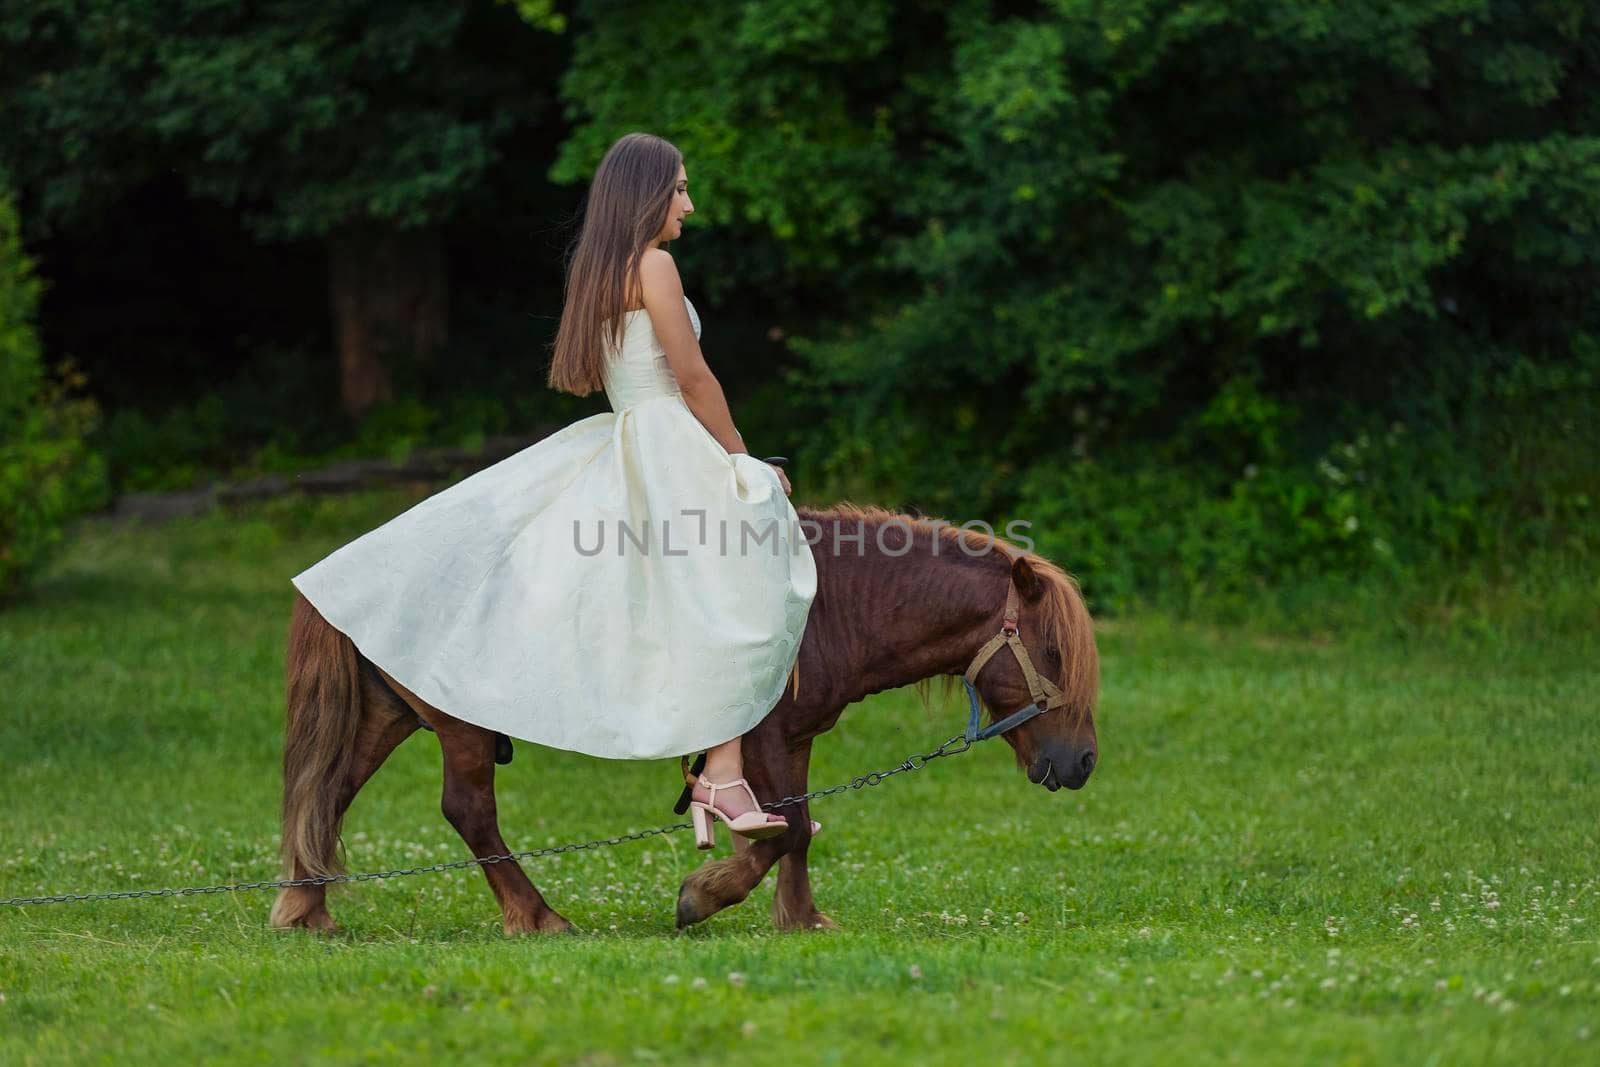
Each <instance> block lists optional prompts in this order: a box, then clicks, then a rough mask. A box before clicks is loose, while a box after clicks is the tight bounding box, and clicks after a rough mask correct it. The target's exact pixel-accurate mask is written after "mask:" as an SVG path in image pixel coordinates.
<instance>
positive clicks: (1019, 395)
mask: <svg viewBox="0 0 1600 1067" xmlns="http://www.w3.org/2000/svg"><path fill="white" fill-rule="evenodd" d="M584 16H585V19H584V21H585V26H586V28H585V29H584V31H583V32H582V33H581V35H580V38H579V40H578V42H577V47H576V50H575V54H574V63H573V68H572V70H571V71H570V73H569V74H568V75H567V77H566V79H565V81H564V83H563V91H564V95H565V96H566V98H567V99H568V101H569V105H570V106H571V107H572V108H574V109H575V110H576V111H577V112H578V114H579V116H580V117H581V119H582V122H581V124H580V125H579V126H578V127H577V128H576V129H575V131H574V135H573V137H572V139H571V140H570V142H569V143H568V145H567V146H566V153H567V154H566V155H565V156H564V157H563V159H562V161H561V164H560V165H559V166H558V173H559V174H561V175H563V176H566V177H568V178H570V179H573V180H576V179H577V178H578V176H579V175H581V174H583V173H584V172H585V170H586V168H588V167H589V166H591V165H592V160H593V159H594V158H595V157H596V153H597V151H598V150H600V149H601V148H602V147H603V144H604V143H607V142H608V141H609V139H610V138H611V137H612V136H614V134H615V133H616V132H619V131H620V130H622V129H625V128H628V127H631V126H644V127H645V128H651V129H657V130H659V131H660V132H661V133H663V135H665V136H668V137H670V138H672V139H674V140H675V141H677V142H678V143H679V144H680V145H682V146H683V147H684V149H685V153H686V155H687V156H688V159H689V167H690V173H691V174H692V175H695V176H696V177H697V181H698V183H699V188H700V189H701V192H702V194H704V196H705V205H704V217H705V218H706V219H707V220H708V221H710V222H713V223H722V224H723V226H724V227H725V231H726V232H727V234H728V236H727V238H726V243H727V244H728V245H731V246H734V247H739V248H746V249H750V250H752V252H751V254H752V255H755V256H762V255H766V254H767V253H768V248H769V246H776V248H777V249H778V255H776V256H774V257H773V258H774V259H775V260H776V261H777V262H778V264H779V266H778V267H774V268H769V269H767V270H765V271H762V270H760V269H759V268H757V267H755V266H754V265H753V264H748V263H746V264H741V267H744V268H745V270H744V271H743V272H742V274H741V276H742V277H747V278H761V279H765V280H767V282H768V284H769V285H770V289H769V291H770V292H771V293H772V294H773V298H774V299H775V300H777V299H781V290H782V288H783V287H784V286H786V285H789V284H793V283H794V282H796V281H799V282H802V283H804V284H807V285H816V286H818V287H819V291H818V292H814V293H813V294H812V298H813V301H814V302H817V303H822V304H825V305H831V306H833V307H836V308H837V309H838V311H839V314H838V316H837V323H836V325H834V326H833V327H832V328H829V329H826V330H819V331H816V332H815V333H814V335H812V336H802V337H792V338H791V344H792V345H793V347H794V348H795V349H796V350H797V351H798V352H800V353H801V354H802V355H803V357H804V359H805V369H804V373H803V374H802V375H801V376H799V377H798V378H797V379H796V380H795V381H794V382H792V383H791V389H792V392H793V395H794V397H795V399H796V401H797V402H801V401H803V402H804V403H805V404H806V405H807V407H808V409H809V411H810V412H811V413H813V414H814V415H815V416H816V417H817V420H818V421H817V423H816V425H817V426H818V432H816V433H815V434H814V435H813V436H812V438H811V440H810V442H809V443H808V444H807V445H806V446H805V447H803V448H801V449H799V452H800V458H801V460H802V467H803V468H804V470H805V472H806V473H807V474H809V475H810V477H811V479H812V481H813V484H814V485H815V484H818V476H819V475H825V476H826V479H825V480H826V482H827V484H828V485H829V486H830V487H831V488H834V489H843V490H853V489H858V490H859V491H862V492H867V491H871V492H875V493H878V494H884V493H889V494H895V495H897V496H898V497H899V498H900V499H902V500H904V501H916V502H918V503H920V504H923V505H925V506H928V507H930V508H932V509H936V510H939V511H941V512H946V513H959V514H965V515H971V514H998V513H1001V512H1004V511H1007V510H1011V509H1017V508H1024V507H1032V506H1033V505H1034V504H1036V503H1038V502H1040V501H1050V502H1052V503H1053V504H1055V503H1059V502H1060V501H1061V500H1063V499H1070V498H1071V497H1072V496H1073V494H1074V493H1076V492H1078V490H1079V487H1081V486H1083V485H1084V484H1085V480H1086V479H1094V478H1101V479H1107V484H1106V493H1105V494H1104V495H1105V496H1107V497H1109V498H1115V497H1116V495H1117V491H1118V490H1117V486H1118V484H1123V485H1126V484H1129V483H1127V482H1125V481H1119V474H1120V473H1121V472H1126V471H1129V470H1131V469H1133V468H1136V467H1138V466H1139V465H1140V464H1145V463H1150V462H1158V463H1165V464H1168V465H1172V466H1174V468H1175V469H1183V470H1187V471H1188V472H1189V476H1188V477H1187V479H1186V485H1185V492H1186V494H1191V493H1198V494H1199V496H1198V497H1196V498H1195V502H1196V506H1199V503H1200V501H1203V500H1205V499H1210V500H1213V501H1241V500H1243V501H1254V502H1255V503H1256V504H1258V505H1259V506H1260V507H1262V508H1266V509H1275V510H1276V513H1278V514H1281V515H1282V517H1283V521H1284V522H1285V523H1287V522H1289V521H1290V520H1291V518H1293V519H1294V521H1295V522H1297V523H1301V522H1303V523H1310V524H1312V525H1316V524H1321V526H1320V527H1319V528H1321V529H1324V530H1326V531H1328V533H1327V537H1328V539H1329V540H1330V543H1331V542H1332V541H1339V543H1341V544H1343V543H1344V541H1343V540H1340V539H1341V538H1343V536H1344V535H1343V534H1341V533H1339V530H1344V529H1347V528H1349V525H1350V520H1351V519H1352V518H1353V516H1352V515H1350V514H1348V513H1346V512H1344V511H1341V508H1342V507H1343V506H1344V505H1343V504H1340V503H1339V500H1341V499H1343V496H1341V493H1335V492H1332V491H1331V490H1330V491H1328V492H1325V493H1321V494H1320V495H1317V496H1316V498H1315V499H1314V500H1311V501H1309V502H1308V501H1306V500H1303V499H1301V497H1302V496H1303V495H1304V494H1303V493H1302V487H1301V486H1300V485H1299V483H1298V482H1297V483H1295V484H1294V485H1282V486H1280V488H1281V489H1282V491H1281V492H1279V493H1276V494H1264V493H1263V492H1262V491H1261V490H1260V489H1259V484H1261V483H1257V486H1258V487H1256V488H1252V487H1251V486H1249V485H1247V484H1246V483H1247V482H1248V481H1249V479H1251V478H1252V477H1253V475H1252V472H1253V471H1256V470H1260V469H1264V468H1265V467H1269V466H1270V467H1273V468H1274V469H1284V470H1288V469H1290V468H1293V469H1296V470H1300V469H1304V470H1314V469H1315V466H1314V465H1315V463H1316V461H1317V459H1318V457H1321V456H1324V455H1325V454H1326V453H1327V452H1328V450H1330V449H1333V448H1336V447H1339V445H1340V442H1341V441H1344V440H1346V439H1348V438H1351V437H1354V436H1355V435H1356V432H1357V429H1358V428H1359V427H1361V426H1363V425H1365V422H1366V421H1368V420H1372V419H1378V420H1380V421H1381V423H1382V424H1384V425H1387V424H1388V422H1389V421H1396V420H1398V421H1403V422H1405V423H1407V424H1408V425H1411V426H1413V427H1415V426H1417V425H1419V424H1424V423H1425V424H1427V425H1429V426H1431V427H1433V428H1435V429H1437V430H1439V431H1440V432H1441V433H1444V432H1446V431H1449V432H1455V433H1460V432H1467V431H1466V430H1465V429H1464V427H1466V426H1467V422H1464V421H1463V419H1464V418H1465V416H1464V415H1463V414H1462V412H1463V410H1464V409H1463V405H1469V406H1470V405H1471V404H1473V403H1478V402H1477V401H1474V400H1472V397H1473V396H1474V395H1476V396H1480V397H1481V396H1488V395H1491V394H1493V393H1495V392H1496V391H1497V390H1498V389H1499V387H1498V386H1496V385H1494V384H1493V383H1494V382H1496V381H1501V380H1503V379H1505V376H1506V375H1508V374H1512V375H1520V377H1519V378H1518V380H1520V381H1523V382H1529V381H1535V380H1542V381H1546V382H1550V383H1555V382H1561V381H1569V380H1573V379H1572V377H1571V375H1566V374H1563V373H1561V372H1558V371H1556V370H1554V369H1552V368H1556V367H1560V366H1577V365H1578V364H1579V363H1580V362H1581V358H1580V357H1582V354H1583V353H1585V352H1590V351H1592V350H1593V349H1594V348H1595V340H1596V338H1597V336H1600V322H1597V306H1596V298H1595V296H1594V294H1595V293H1596V292H1597V284H1596V283H1597V282H1600V277H1597V266H1600V91H1597V90H1600V84H1597V83H1600V77H1597V75H1600V47H1597V43H1596V42H1597V41H1600V33H1597V32H1596V30H1597V25H1596V24H1597V22H1600V15H1597V13H1596V9H1595V8H1594V7H1593V6H1592V5H1589V4H1584V3H1578V2H1566V0H1545V2H1513V0H1399V2H1394V0H1384V2H1381V3H1380V2H1376V0H1373V2H1358V3H1347V4H1338V5H1329V4H1326V3H1322V2H1313V0H1245V2H1242V3H1241V2H1235V0H1227V2H1222V0H1182V2H1180V0H1130V2H1128V3H1118V4H1106V3H1101V2H1098V0H1055V2H1051V3H1045V4H1039V5H1027V6H1025V7H1024V8H1021V9H1019V8H1018V6H1016V5H995V4H991V3H988V2H979V0H958V2H955V3H951V4H944V5H923V4H916V3H911V2H909V0H902V2H896V0H866V2H856V3H850V4H844V3H834V2H830V0H805V2H781V3H780V2H763V0H751V2H747V3H743V4H740V5H738V7H737V8H736V9H734V13H733V14H732V15H731V16H730V15H729V14H728V12H727V11H726V10H723V9H718V10H716V11H710V10H703V11H699V12H696V13H693V14H691V15H690V16H688V17H684V18H675V17H672V16H670V15H669V14H668V13H667V11H666V9H665V8H664V7H658V6H657V5H642V6H641V10H640V11H639V12H638V14H637V17H629V18H616V17H614V16H613V13H612V12H611V10H610V5H607V4H590V5H587V6H586V7H585V8H584ZM719 254H721V253H719V252H718V251H716V250H713V249H706V248H703V247H702V248H690V249H686V251H685V255H686V256H687V257H689V258H690V259H691V260H696V259H697V257H702V256H703V257H706V258H707V259H708V260H710V259H711V258H712V257H715V256H717V255H719ZM1519 367H1523V368H1531V370H1530V369H1524V370H1517V368H1519ZM1539 368H1544V369H1545V370H1543V371H1541V370H1539ZM1576 380H1577V381H1584V382H1587V381H1589V380H1590V379H1589V378H1587V377H1585V376H1584V375H1583V374H1580V375H1578V377H1577V379H1576ZM1551 388H1552V389H1554V388H1555V386H1552V387H1551ZM1549 396H1550V392H1549V391H1548V390H1547V391H1546V392H1544V393H1538V392H1537V391H1535V392H1532V393H1530V392H1526V391H1524V393H1523V394H1522V399H1523V402H1524V403H1530V404H1534V405H1537V404H1538V403H1541V402H1543V401H1544V400H1546V399H1548V398H1549ZM1479 408H1480V409H1482V410H1486V408H1485V407H1484V405H1482V404H1480V405H1479ZM1452 428H1454V429H1452ZM1480 428H1481V427H1480ZM1491 436H1493V435H1491ZM1498 449H1499V445H1498V440H1497V439H1496V443H1494V444H1491V443H1490V442H1489V441H1488V440H1486V441H1485V442H1484V448H1483V450H1482V454H1481V455H1480V456H1478V457H1477V458H1476V459H1475V460H1474V459H1468V457H1466V456H1459V455H1458V456H1457V459H1458V460H1459V461H1460V462H1462V463H1463V464H1470V463H1473V462H1489V463H1494V462H1495V461H1496V460H1495V454H1496V452H1497V450H1498ZM1426 456H1427V453H1424V454H1423V458H1426ZM1295 477H1296V478H1298V477H1299V475H1296V476H1295ZM1097 492H1098V491H1097ZM1345 495H1347V494H1345ZM1185 499H1189V497H1188V496H1187V495H1186V497H1185ZM1090 503H1091V497H1090V496H1083V497H1082V498H1081V504H1082V505H1083V506H1085V507H1087V506H1089V505H1090ZM1308 508H1309V509H1311V510H1309V511H1308V510H1304V509H1308ZM1295 509H1302V510H1300V511H1296V510H1295ZM1055 510H1056V511H1057V512H1058V513H1059V512H1060V511H1061V510H1062V509H1061V508H1059V507H1057V508H1056V509H1055ZM1068 510H1070V509H1068ZM1170 514H1172V512H1171V511H1168V512H1163V511H1162V509H1161V507H1160V505H1159V503H1155V504H1152V505H1151V506H1150V510H1149V512H1148V514H1147V515H1145V516H1144V517H1145V519H1147V520H1148V522H1153V523H1159V522H1162V521H1165V520H1166V518H1167V516H1168V515H1170ZM1295 516H1298V518H1294V517H1295ZM1235 517H1237V516H1235ZM1335 527H1337V529H1335ZM1285 528H1287V527H1283V528H1274V529H1275V530H1276V531H1277V532H1271V531H1265V532H1263V533H1262V534H1261V537H1262V538H1263V539H1265V540H1270V539H1271V538H1273V537H1276V536H1278V534H1279V533H1281V532H1282V529H1285ZM1174 536H1176V535H1174ZM1367 540H1368V539H1365V538H1363V539H1362V541H1363V543H1365V542H1366V541H1367ZM1286 543H1287V542H1286ZM1294 543H1295V544H1297V545H1298V544H1301V543H1302V542H1294ZM1175 544H1176V542H1175ZM1172 551H1173V552H1179V551H1186V550H1184V549H1180V548H1178V547H1174V548H1172ZM1347 562H1348V561H1347ZM1352 565H1354V564H1352ZM1240 566H1241V567H1243V568H1245V569H1249V568H1252V567H1257V568H1259V567H1266V566H1269V565H1268V564H1266V563H1263V562H1262V561H1261V560H1259V559H1255V560H1244V561H1242V562H1240Z"/></svg>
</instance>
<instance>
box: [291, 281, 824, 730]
mask: <svg viewBox="0 0 1600 1067" xmlns="http://www.w3.org/2000/svg"><path fill="white" fill-rule="evenodd" d="M684 299H685V303H686V304H688V310H689V315H690V319H691V321H692V322H693V324H694V331H695V336H696V337H698V336H699V335H700V318H699V316H698V315H697V314H696V313H695V310H694V305H693V304H692V303H688V298H687V297H685V298H684ZM624 319H625V323H624V334H623V341H622V345H621V348H620V354H618V350H617V349H615V348H611V349H609V354H610V363H609V364H608V367H607V370H606V377H605V392H606V396H607V398H608V399H609V400H610V402H611V408H612V410H611V411H608V412H602V413H600V414H598V415H591V416H589V417H588V418H584V419H580V420H578V421H577V422H574V423H572V424H570V425H568V426H566V427H565V428H563V429H561V430H559V431H557V432H556V433H554V434H552V435H550V436H549V437H546V438H544V439H543V440H541V441H538V442H536V443H534V444H532V445H530V446H528V447H527V448H525V449H523V450H522V451H520V452H518V453H516V454H515V455H512V456H508V457H507V458H506V459H504V460H501V461H500V462H499V463H496V464H495V465H494V466H492V467H488V468H485V469H484V470H481V471H478V472H477V473H476V474H473V475H471V476H470V477H467V478H464V479H462V480H461V481H460V482H457V483H456V484H454V485H452V486H449V487H447V488H445V489H444V490H442V491H440V492H439V493H437V494H435V495H434V496H431V497H429V498H428V499H426V500H424V501H422V502H421V503H419V504H417V505H415V506H414V507H412V508H410V509H408V510H407V511H405V512H403V513H402V514H400V515H398V516H396V517H395V518H394V519H392V520H390V521H389V522H387V523H385V524H384V525H382V526H380V527H378V528H377V529H375V530H372V531H371V532H369V533H367V534H364V535H362V536H361V537H359V538H357V539H356V540H354V541H351V542H350V543H349V544H347V545H345V546H343V547H342V548H339V549H338V550H336V551H334V552H333V553H331V554H330V555H328V556H327V557H325V558H324V559H322V560H321V561H320V562H318V563H316V564H314V565H313V566H311V567H309V568H307V569H306V570H304V571H302V572H300V573H299V574H297V575H295V576H294V578H293V579H291V580H292V581H293V583H294V585H295V587H296V588H298V589H299V590H300V592H301V593H303V594H304V595H305V597H306V599H308V600H309V601H311V603H312V604H313V605H314V606H315V607H316V609H317V610H318V611H319V612H320V613H321V614H322V616H323V617H324V618H325V619H327V620H328V622H329V623H331V624H332V625H333V626H334V627H335V628H337V629H338V630H340V631H342V632H343V633H345V634H346V635H348V636H349V637H350V639H351V640H352V641H353V642H355V645H356V647H357V648H358V649H360V650H361V652H362V653H363V654H364V655H366V656H367V658H368V659H370V660H372V661H373V662H374V663H376V664H377V665H378V666H380V667H382V668H383V669H384V670H385V671H387V672H389V674H391V675H392V676H393V677H394V678H396V679H397V680H399V681H400V682H401V683H402V684H403V685H405V686H406V688H408V689H410V690H411V691H412V692H413V693H415V694H417V695H418V696H419V697H421V698H422V699H423V700H425V701H427V702H428V703H429V704H432V705H433V706H434V707H436V708H438V709H440V710H441V711H444V712H446V713H448V714H450V715H453V716H455V717H456V718H458V719H463V720H465V721H467V722H470V723H475V724H477V725H479V726H483V727H486V728H489V729H492V730H498V731H500V732H502V733H505V734H509V735H510V736H512V737H517V738H522V739H523V740H526V741H533V742H536V743H538V744H541V745H549V746H552V747H554V748H562V749H570V750H573V751H577V752H586V753H589V754H590V755H594V756H604V757H608V758H612V759H655V758H660V757H667V756H678V755H683V754H687V753H692V752H698V751H700V750H702V749H705V748H708V747H710V746H712V745H716V744H720V743H722V742H723V741H727V740H729V739H731V738H734V737H737V736H739V735H741V734H743V733H745V732H746V731H747V730H749V729H750V728H751V727H753V726H755V725H756V724H757V723H758V722H760V721H761V720H762V719H763V718H765V717H766V715H767V713H768V712H769V711H771V710H772V708H773V706H774V705H775V704H777V702H778V701H779V699H781V697H782V696H783V690H784V686H785V684H786V682H787V681H788V679H789V674H790V669H791V668H792V667H793V665H794V663H795V660H796V658H797V657H798V654H799V649H800V639H801V636H802V634H803V632H804V630H805V624H806V618H807V616H808V614H809V613H810V609H811V602H812V600H813V598H814V597H815V596H816V588H817V584H816V582H817V572H816V564H815V561H814V560H813V558H812V554H811V547H810V545H809V544H808V543H807V540H806V538H805V536H804V531H803V530H802V529H801V528H800V527H799V525H798V517H797V516H796V514H795V510H794V508H793V506H791V504H790V503H789V498H788V497H787V496H786V495H785V494H784V491H783V486H782V484H781V483H780V482H779V480H778V474H777V472H776V471H775V470H774V469H773V468H772V467H770V466H768V465H767V464H765V463H762V462H761V461H760V460H758V459H756V458H754V457H752V456H748V455H745V454H742V453H741V454H738V455H729V453H728V452H727V450H726V449H724V448H723V447H722V445H721V444H719V443H718V442H717V439H716V438H715V437H713V436H712V435H711V433H710V432H709V431H708V430H707V429H706V428H705V426H703V425H702V424H701V422H700V420H699V419H697V418H696V417H695V416H694V413H693V412H691V411H690V410H689V407H688V405H687V404H686V403H685V402H684V400H683V394H682V391H681V390H680V389H679V388H678V384H677V380H676V378H675V377H674V376H673V374H672V370H671V368H670V367H669V366H668V364H667V357H666V353H665V351H663V349H662V348H661V345H660V342H659V341H658V340H657V338H656V334H655V330H654V328H653V327H652V325H651V322H650V316H649V313H648V312H647V311H645V309H643V308H638V309H635V310H633V311H630V312H627V313H625V315H624Z"/></svg>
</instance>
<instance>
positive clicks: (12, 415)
mask: <svg viewBox="0 0 1600 1067" xmlns="http://www.w3.org/2000/svg"><path fill="white" fill-rule="evenodd" d="M18 230H19V227H18V224H17V215H16V212H15V210H14V209H13V208H12V206H11V201H10V198H9V197H8V196H5V195H0V601H4V600H6V599H9V598H10V597H11V596H13V595H14V594H15V593H16V592H17V590H18V589H19V588H20V587H21V585H22V583H23V582H24V581H25V580H26V579H27V577H28V575H29V574H30V573H32V572H33V571H35V570H37V569H38V568H39V567H40V566H41V565H42V564H43V563H44V562H45V560H46V559H47V558H48V556H49V553H50V551H51V550H52V549H53V548H54V546H56V545H57V544H59V543H60V541H61V539H62V532H63V529H64V528H65V526H66V525H67V523H68V522H69V521H70V520H72V519H73V518H75V517H76V516H78V515H79V514H81V513H83V512H84V511H87V510H89V509H90V508H93V507H95V506H97V505H99V504H102V503H104V501H105V495H106V472H105V464H104V462H103V461H102V460H101V458H100V457H99V456H98V455H96V454H94V453H93V452H92V451H90V450H89V448H88V447H87V446H86V444H85V443H84V439H85V437H86V435H87V434H88V433H89V431H90V430H92V429H93V427H94V423H95V420H96V418H97V416H98V412H97V410H96V408H95V404H94V402H93V401H91V400H87V399H84V398H81V397H76V396H73V395H71V390H72V389H73V388H75V387H76V386H78V385H81V384H82V381H81V379H80V377H79V376H78V375H77V374H76V373H75V372H74V370H73V368H72V366H71V364H70V362H64V363H63V365H62V367H61V368H60V374H59V376H56V375H51V374H48V373H47V372H46V369H45V366H44V362H43V359H42V357H41V354H40V351H39V341H38V338H37V336H36V335H35V333H34V321H35V315H36V314H37V311H38V305H39V292H40V283H39V280H38V279H37V278H36V277H35V276H34V271H33V263H32V261H30V260H29V259H28V257H27V256H25V255H24V254H23V252H22V239H21V235H20V233H19V232H18Z"/></svg>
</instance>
